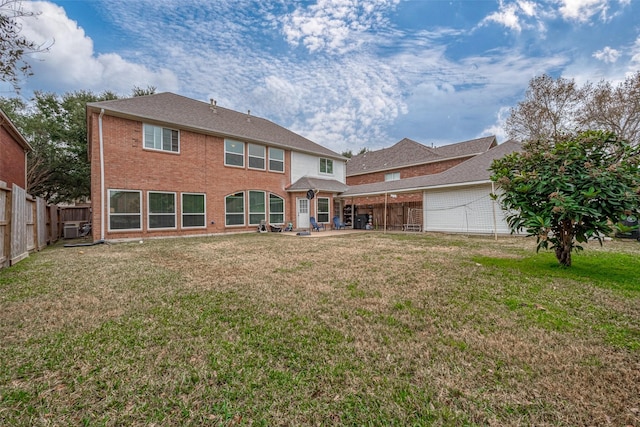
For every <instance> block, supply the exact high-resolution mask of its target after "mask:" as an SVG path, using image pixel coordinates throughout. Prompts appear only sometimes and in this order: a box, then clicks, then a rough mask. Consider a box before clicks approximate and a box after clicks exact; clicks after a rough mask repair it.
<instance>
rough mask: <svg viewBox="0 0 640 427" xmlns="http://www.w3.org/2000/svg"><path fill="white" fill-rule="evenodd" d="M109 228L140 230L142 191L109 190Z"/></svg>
mask: <svg viewBox="0 0 640 427" xmlns="http://www.w3.org/2000/svg"><path fill="white" fill-rule="evenodd" d="M108 209H109V230H142V192H140V191H131V190H109V206H108Z"/></svg>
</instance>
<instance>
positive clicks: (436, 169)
mask: <svg viewBox="0 0 640 427" xmlns="http://www.w3.org/2000/svg"><path fill="white" fill-rule="evenodd" d="M467 159H469V157H464V158H459V159H450V160H443V161H441V162H436V163H426V164H423V165H416V166H409V167H406V168H398V169H392V170H387V171H383V172H372V173H368V174H364V175H354V176H348V177H347V185H361V184H371V183H374V182H384V176H385V174H387V173H391V172H400V179H405V178H412V177H415V176H423V175H431V174H434V173H440V172H444V171H446V170H447V169H450V168H452V167H454V166H455V165H458V164H460V163H462V162H463V161H465V160H467Z"/></svg>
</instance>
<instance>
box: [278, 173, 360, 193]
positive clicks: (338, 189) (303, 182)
mask: <svg viewBox="0 0 640 427" xmlns="http://www.w3.org/2000/svg"><path fill="white" fill-rule="evenodd" d="M348 188H349V187H348V186H347V185H346V184H343V183H341V182H340V181H338V180H335V179H322V178H311V177H308V176H303V177H302V178H300V179H299V180H297V181H296V182H294V183H293V184H291V185H290V186H289V187H287V191H307V190H310V189H313V190H319V191H325V192H329V193H342V192H344V191H346V190H347V189H348Z"/></svg>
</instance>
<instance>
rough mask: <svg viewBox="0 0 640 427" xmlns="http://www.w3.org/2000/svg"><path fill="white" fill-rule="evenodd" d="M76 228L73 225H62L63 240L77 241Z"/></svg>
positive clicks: (77, 231) (77, 232) (77, 233)
mask: <svg viewBox="0 0 640 427" xmlns="http://www.w3.org/2000/svg"><path fill="white" fill-rule="evenodd" d="M79 234H80V233H79V230H78V226H77V225H75V224H65V225H64V238H65V239H77V238H78V236H79Z"/></svg>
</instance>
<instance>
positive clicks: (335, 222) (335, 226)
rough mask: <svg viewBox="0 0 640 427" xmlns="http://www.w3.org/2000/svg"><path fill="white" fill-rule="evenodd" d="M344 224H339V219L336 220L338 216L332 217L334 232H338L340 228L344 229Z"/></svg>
mask: <svg viewBox="0 0 640 427" xmlns="http://www.w3.org/2000/svg"><path fill="white" fill-rule="evenodd" d="M345 227H346V224H345V223H344V222H340V218H338V215H336V216H334V217H333V228H334V229H335V230H340V229H341V228H345Z"/></svg>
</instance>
